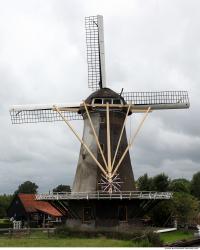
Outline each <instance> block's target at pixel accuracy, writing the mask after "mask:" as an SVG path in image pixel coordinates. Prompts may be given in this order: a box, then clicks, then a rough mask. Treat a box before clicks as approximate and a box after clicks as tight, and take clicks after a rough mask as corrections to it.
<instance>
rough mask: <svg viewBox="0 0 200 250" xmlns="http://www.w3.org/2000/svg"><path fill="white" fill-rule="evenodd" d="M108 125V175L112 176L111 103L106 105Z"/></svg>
mask: <svg viewBox="0 0 200 250" xmlns="http://www.w3.org/2000/svg"><path fill="white" fill-rule="evenodd" d="M106 125H107V157H108V174H111V171H112V166H111V142H110V111H109V103H108V102H107V103H106Z"/></svg>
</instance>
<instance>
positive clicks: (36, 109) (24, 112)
mask: <svg viewBox="0 0 200 250" xmlns="http://www.w3.org/2000/svg"><path fill="white" fill-rule="evenodd" d="M54 105H55V106H56V107H58V108H59V110H60V111H61V113H62V114H63V116H64V117H65V118H66V119H67V120H82V116H81V115H80V114H78V111H79V108H80V107H79V105H69V104H50V105H49V104H44V105H38V104H37V105H14V106H12V107H11V108H10V116H11V121H12V124H21V123H37V122H54V121H63V118H62V117H61V116H60V114H59V113H58V112H57V111H56V110H55V108H54Z"/></svg>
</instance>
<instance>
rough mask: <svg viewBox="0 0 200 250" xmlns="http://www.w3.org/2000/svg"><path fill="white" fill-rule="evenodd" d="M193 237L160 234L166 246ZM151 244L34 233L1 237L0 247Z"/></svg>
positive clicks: (182, 233) (189, 235) (181, 233)
mask: <svg viewBox="0 0 200 250" xmlns="http://www.w3.org/2000/svg"><path fill="white" fill-rule="evenodd" d="M192 237H193V234H192V233H186V232H182V231H174V232H168V233H163V234H160V238H161V239H162V240H163V242H164V244H166V243H172V242H175V241H178V240H183V239H190V238H192ZM150 246H151V245H150V243H149V242H148V241H147V240H143V241H140V242H133V241H131V240H115V239H108V238H106V237H103V236H102V237H99V238H96V239H94V238H90V239H86V238H75V237H66V238H56V237H55V236H53V235H52V236H50V238H48V235H47V234H46V233H42V232H34V233H32V234H31V235H29V236H28V235H27V236H19V237H17V236H15V237H12V238H9V237H8V236H7V237H6V236H3V235H1V237H0V247H150Z"/></svg>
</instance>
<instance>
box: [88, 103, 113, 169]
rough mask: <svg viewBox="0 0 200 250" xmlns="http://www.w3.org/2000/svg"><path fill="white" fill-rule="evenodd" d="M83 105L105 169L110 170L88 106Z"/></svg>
mask: <svg viewBox="0 0 200 250" xmlns="http://www.w3.org/2000/svg"><path fill="white" fill-rule="evenodd" d="M83 104H84V107H85V111H86V113H87V116H88V119H89V122H90V125H91V127H92V131H93V134H94V137H95V140H96V143H97V145H98V148H99V151H100V153H101V156H102V159H103V161H104V164H105V167H106V169H107V170H108V164H107V162H106V159H105V157H104V154H103V151H102V148H101V145H100V143H99V139H98V137H97V133H96V131H95V128H94V125H93V122H92V120H91V117H90V114H89V112H88V108H87V105H86V104H85V102H83Z"/></svg>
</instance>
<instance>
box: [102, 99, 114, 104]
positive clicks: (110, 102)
mask: <svg viewBox="0 0 200 250" xmlns="http://www.w3.org/2000/svg"><path fill="white" fill-rule="evenodd" d="M103 103H104V104H106V103H109V104H112V99H104V100H103Z"/></svg>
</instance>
